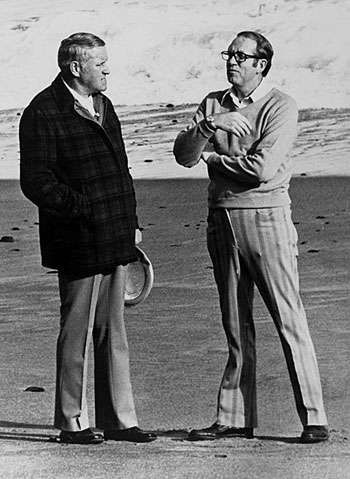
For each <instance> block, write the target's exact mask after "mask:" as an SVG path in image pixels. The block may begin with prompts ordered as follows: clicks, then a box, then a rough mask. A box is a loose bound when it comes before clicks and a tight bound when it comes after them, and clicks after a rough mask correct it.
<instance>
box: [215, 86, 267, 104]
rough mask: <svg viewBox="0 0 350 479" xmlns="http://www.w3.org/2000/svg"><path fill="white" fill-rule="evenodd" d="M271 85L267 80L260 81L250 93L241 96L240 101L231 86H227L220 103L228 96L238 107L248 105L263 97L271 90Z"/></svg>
mask: <svg viewBox="0 0 350 479" xmlns="http://www.w3.org/2000/svg"><path fill="white" fill-rule="evenodd" d="M271 88H272V85H271V84H270V83H269V82H266V81H261V82H260V83H259V85H258V86H257V87H256V88H255V90H254V91H253V93H251V94H250V95H249V96H248V97H246V98H243V100H242V101H240V100H239V99H238V97H237V96H236V95H235V93H234V90H233V88H232V87H231V88H229V89H228V90H226V91H225V93H224V95H223V97H222V101H221V104H223V103H224V101H225V99H226V98H227V97H228V96H230V97H231V99H232V101H233V103H234V104H235V105H236V106H237V107H238V108H244V107H245V106H247V105H249V104H250V103H254V102H256V101H258V100H260V98H262V97H264V96H265V95H266V94H267V93H268V92H269V91H271Z"/></svg>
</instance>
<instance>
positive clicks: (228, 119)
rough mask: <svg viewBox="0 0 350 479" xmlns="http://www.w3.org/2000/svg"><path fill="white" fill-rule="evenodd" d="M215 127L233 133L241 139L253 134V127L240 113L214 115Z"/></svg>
mask: <svg viewBox="0 0 350 479" xmlns="http://www.w3.org/2000/svg"><path fill="white" fill-rule="evenodd" d="M212 116H213V119H214V123H215V126H216V127H217V128H218V129H220V130H224V131H227V132H228V133H232V134H233V135H235V136H238V137H239V138H241V137H242V136H245V135H248V133H250V132H251V130H252V126H251V124H250V123H249V121H248V120H247V118H246V117H245V116H243V115H241V114H240V113H238V111H231V112H228V113H217V114H216V115H212Z"/></svg>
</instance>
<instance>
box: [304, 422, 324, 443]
mask: <svg viewBox="0 0 350 479" xmlns="http://www.w3.org/2000/svg"><path fill="white" fill-rule="evenodd" d="M328 438H329V433H328V429H327V428H326V426H305V427H304V430H303V432H302V434H301V436H300V442H301V443H303V444H312V443H314V442H322V441H327V439H328Z"/></svg>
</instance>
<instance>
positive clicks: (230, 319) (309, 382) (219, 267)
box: [207, 206, 327, 428]
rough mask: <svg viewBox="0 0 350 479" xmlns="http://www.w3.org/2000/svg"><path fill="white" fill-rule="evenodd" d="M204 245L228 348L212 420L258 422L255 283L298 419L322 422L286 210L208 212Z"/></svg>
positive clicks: (294, 235)
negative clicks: (269, 318) (283, 360)
mask: <svg viewBox="0 0 350 479" xmlns="http://www.w3.org/2000/svg"><path fill="white" fill-rule="evenodd" d="M207 245H208V250H209V254H210V256H211V259H212V262H213V266H214V276H215V280H216V283H217V287H218V291H219V297H220V307H221V313H222V322H223V327H224V330H225V333H226V337H227V342H228V350H229V358H228V362H227V365H226V368H225V371H224V375H223V378H222V382H221V386H220V391H219V396H218V406H217V422H218V423H219V424H223V425H227V426H232V427H253V428H254V427H256V426H257V404H256V346H255V328H254V321H253V295H254V283H255V284H256V286H257V288H258V290H259V292H260V294H261V296H262V298H263V300H264V302H265V304H266V306H267V308H268V310H269V312H270V314H271V316H272V318H273V321H274V323H275V326H276V328H277V331H278V334H279V337H280V340H281V343H282V348H283V351H284V355H285V358H286V362H287V367H288V372H289V376H290V380H291V383H292V387H293V392H294V397H295V402H296V408H297V412H298V415H299V418H300V420H301V423H302V425H303V426H306V425H326V424H327V419H326V414H325V411H324V406H323V399H322V389H321V382H320V376H319V370H318V365H317V359H316V354H315V350H314V346H313V342H312V339H311V336H310V332H309V327H308V324H307V320H306V315H305V311H304V307H303V305H302V301H301V298H300V294H299V276H298V269H297V255H298V250H297V232H296V230H295V227H294V225H293V222H292V220H291V210H290V207H289V206H286V207H277V208H276V207H275V208H261V209H230V210H227V209H223V208H220V209H210V210H209V216H208V230H207Z"/></svg>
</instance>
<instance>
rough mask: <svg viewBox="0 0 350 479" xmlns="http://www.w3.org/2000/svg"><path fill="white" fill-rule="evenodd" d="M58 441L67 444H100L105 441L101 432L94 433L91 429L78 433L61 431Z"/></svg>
mask: <svg viewBox="0 0 350 479" xmlns="http://www.w3.org/2000/svg"><path fill="white" fill-rule="evenodd" d="M58 439H59V442H62V443H65V444H100V443H101V442H103V441H104V439H103V434H102V433H101V432H94V431H92V430H91V429H89V428H88V429H84V430H83V431H78V432H72V431H61V434H60V435H59V436H58Z"/></svg>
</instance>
